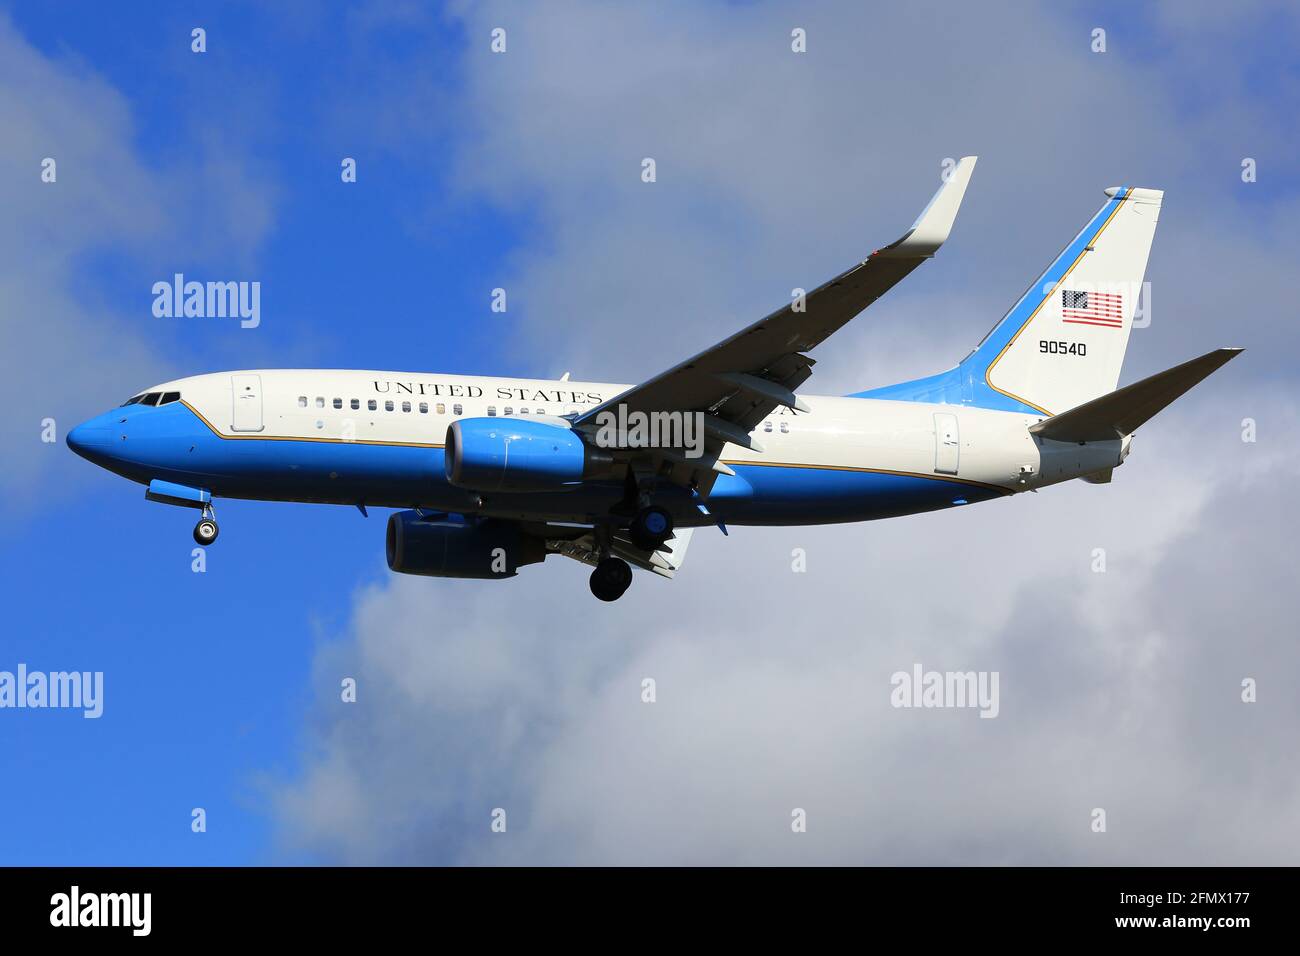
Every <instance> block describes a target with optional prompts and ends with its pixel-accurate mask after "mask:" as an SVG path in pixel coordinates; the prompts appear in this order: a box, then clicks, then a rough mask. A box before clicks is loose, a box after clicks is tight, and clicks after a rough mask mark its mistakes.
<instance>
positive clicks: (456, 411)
mask: <svg viewBox="0 0 1300 956" xmlns="http://www.w3.org/2000/svg"><path fill="white" fill-rule="evenodd" d="M451 413H452V414H453V415H460V414H461V408H460V406H459V405H453V406H451Z"/></svg>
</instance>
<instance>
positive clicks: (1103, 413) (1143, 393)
mask: <svg viewBox="0 0 1300 956" xmlns="http://www.w3.org/2000/svg"><path fill="white" fill-rule="evenodd" d="M1241 351H1242V350H1241V349H1215V350H1214V351H1213V352H1209V353H1207V354H1205V355H1202V356H1201V357H1200V358H1194V359H1192V360H1191V361H1190V362H1184V363H1183V364H1182V365H1175V366H1174V367H1173V368H1171V369H1166V370H1165V371H1163V372H1157V373H1156V374H1155V375H1152V376H1151V377H1150V378H1144V379H1142V381H1140V382H1134V383H1133V384H1132V385H1125V386H1124V387H1123V388H1120V389H1116V390H1115V391H1113V392H1110V393H1109V394H1106V395H1103V396H1101V398H1094V399H1093V400H1092V401H1090V402H1084V403H1083V404H1082V405H1079V406H1078V407H1076V408H1072V409H1070V410H1069V411H1068V412H1062V413H1061V414H1059V415H1055V416H1053V417H1052V418H1049V419H1047V420H1046V421H1041V422H1039V423H1038V424H1037V425H1032V426H1030V429H1029V431H1030V433H1031V434H1034V435H1038V436H1039V437H1040V438H1049V439H1051V440H1052V441H1070V442H1084V441H1113V440H1115V439H1116V438H1123V437H1124V436H1126V435H1131V434H1133V432H1135V431H1137V430H1138V428H1139V427H1141V426H1142V425H1145V424H1146V423H1147V422H1148V421H1149V420H1150V419H1151V418H1152V417H1153V416H1155V414H1156V413H1157V412H1159V411H1160V410H1161V409H1163V408H1164V407H1165V406H1166V405H1169V404H1170V403H1172V402H1173V401H1174V400H1175V399H1176V398H1178V397H1179V396H1181V395H1182V394H1183V393H1184V392H1186V391H1187V390H1188V389H1190V388H1191V387H1192V386H1193V385H1195V384H1196V383H1197V382H1199V381H1201V379H1203V378H1205V377H1206V376H1208V375H1209V374H1210V373H1211V372H1213V371H1215V370H1216V369H1219V368H1221V367H1222V366H1224V365H1225V364H1227V363H1228V362H1229V361H1230V360H1231V359H1234V358H1236V357H1237V355H1238V354H1239V353H1240V352H1241Z"/></svg>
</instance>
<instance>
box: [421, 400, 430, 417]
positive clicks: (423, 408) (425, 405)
mask: <svg viewBox="0 0 1300 956" xmlns="http://www.w3.org/2000/svg"><path fill="white" fill-rule="evenodd" d="M420 414H421V415H427V414H429V403H428V402H421V403H420Z"/></svg>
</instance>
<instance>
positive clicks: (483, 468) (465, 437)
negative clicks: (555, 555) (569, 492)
mask: <svg viewBox="0 0 1300 956" xmlns="http://www.w3.org/2000/svg"><path fill="white" fill-rule="evenodd" d="M443 461H444V467H445V469H446V474H447V480H448V481H449V482H451V483H452V484H453V485H455V486H456V487H458V488H469V489H472V490H474V491H559V490H563V488H564V487H565V486H566V485H573V484H576V483H578V482H580V481H582V479H584V478H592V477H597V476H600V475H602V474H606V473H607V472H608V471H609V469H610V468H611V467H612V466H613V461H614V460H613V457H612V456H611V455H608V454H606V453H604V452H602V451H600V450H599V449H596V448H592V447H591V446H590V445H588V444H587V443H586V442H584V441H583V440H582V436H581V435H580V434H578V433H577V432H575V431H572V430H571V429H568V428H565V427H564V426H563V425H550V424H547V423H546V422H537V421H529V420H528V419H524V418H462V419H461V420H459V421H455V422H452V423H451V425H450V426H449V427H448V428H447V443H446V447H445V448H444V452H443Z"/></svg>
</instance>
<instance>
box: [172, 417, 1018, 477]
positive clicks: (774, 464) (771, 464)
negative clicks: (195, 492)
mask: <svg viewBox="0 0 1300 956" xmlns="http://www.w3.org/2000/svg"><path fill="white" fill-rule="evenodd" d="M181 404H182V405H184V406H185V407H186V408H188V409H189V410H190V411H191V412H193V413H194V415H195V417H196V418H198V420H199V421H201V422H203V424H204V425H206V426H208V429H209V430H210V431H211V432H212V434H214V435H216V436H217V437H218V438H221V439H224V440H226V441H241V440H244V439H254V440H256V441H314V442H325V443H326V444H336V445H388V446H392V447H395V448H443V447H445V446H444V445H442V444H432V443H429V442H410V441H380V440H377V439H361V438H358V439H356V440H354V441H345V440H344V439H342V438H315V437H306V438H299V437H297V436H294V435H261V434H258V435H223V434H222V433H221V432H219V431H218V430H217V429H216V427H215V426H214V425H213V424H212V423H211V422H210V421H208V420H207V418H205V417H204V415H203V413H202V412H200V411H199V410H198V409H197V408H195V407H194V406H193V405H191V404H190V403H189V402H187V401H185V399H181ZM723 464H726V465H740V466H741V467H744V466H746V465H754V466H757V467H761V468H811V469H816V470H818V471H855V472H862V473H866V474H874V475H897V476H899V477H901V478H928V479H930V480H931V481H947V482H952V483H954V484H959V485H972V486H974V487H976V488H984V489H986V490H988V491H996V492H999V493H1000V494H1011V493H1012V491H1011V489H1009V488H1005V487H1003V486H1002V485H991V484H988V483H986V482H982V481H972V480H971V479H969V478H958V477H956V476H954V475H926V474H921V473H920V472H914V471H893V470H891V469H888V468H863V467H859V466H857V465H813V464H807V463H795V462H783V461H724V462H723Z"/></svg>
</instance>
